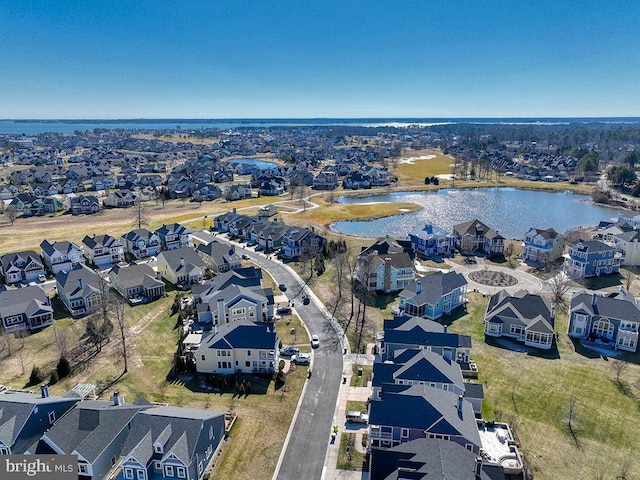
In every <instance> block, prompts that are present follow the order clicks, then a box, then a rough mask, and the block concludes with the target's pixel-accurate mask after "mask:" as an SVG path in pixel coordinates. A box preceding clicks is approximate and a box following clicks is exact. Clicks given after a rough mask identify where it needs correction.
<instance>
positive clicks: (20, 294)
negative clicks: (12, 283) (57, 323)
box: [0, 285, 53, 332]
mask: <svg viewBox="0 0 640 480" xmlns="http://www.w3.org/2000/svg"><path fill="white" fill-rule="evenodd" d="M0 321H2V329H3V330H4V331H5V332H15V331H18V330H36V329H39V328H43V327H46V326H48V325H52V324H53V308H52V307H51V299H50V298H49V297H48V296H47V294H46V293H45V291H44V290H43V289H42V288H41V287H39V286H38V285H29V286H26V287H22V288H9V289H3V290H0Z"/></svg>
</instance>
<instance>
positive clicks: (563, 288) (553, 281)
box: [549, 271, 571, 309]
mask: <svg viewBox="0 0 640 480" xmlns="http://www.w3.org/2000/svg"><path fill="white" fill-rule="evenodd" d="M570 282H571V281H570V280H569V277H567V275H566V274H565V273H564V272H562V271H556V272H555V275H553V276H552V277H551V278H550V279H549V287H550V288H551V301H552V302H553V304H554V305H555V306H556V307H557V308H560V309H565V308H566V307H567V306H568V301H567V299H566V298H565V295H566V294H567V293H568V292H569V289H570V288H571V283H570Z"/></svg>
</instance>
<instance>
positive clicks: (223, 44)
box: [0, 0, 640, 118]
mask: <svg viewBox="0 0 640 480" xmlns="http://www.w3.org/2000/svg"><path fill="white" fill-rule="evenodd" d="M639 20H640V2H638V1H637V0H631V1H623V0H619V1H618V0H617V1H605V0H598V1H594V0H592V1H589V0H585V1H571V0H558V1H544V0H530V1H525V0H522V1H516V0H502V1H490V0H468V1H457V0H442V1H429V0H412V1H403V0H388V1H376V0H366V1H360V0H339V1H332V0H316V1H311V0H309V1H307V0H298V1H295V2H294V1H278V0H255V1H243V0H206V1H195V0H188V1H187V0H184V1H177V0H176V1H173V2H168V1H162V0H152V1H145V0H131V1H116V0H113V1H93V0H81V1H80V0H79V1H67V0H50V1H46V0H40V1H29V0H20V1H3V2H0V118H142V117H144V118H168V117H169V118H180V117H182V118H186V117H189V118H242V117H263V118H264V117H266V118H282V117H539V116H549V117H559V116H639V115H640V28H639V27H638V25H639V24H640V22H639Z"/></svg>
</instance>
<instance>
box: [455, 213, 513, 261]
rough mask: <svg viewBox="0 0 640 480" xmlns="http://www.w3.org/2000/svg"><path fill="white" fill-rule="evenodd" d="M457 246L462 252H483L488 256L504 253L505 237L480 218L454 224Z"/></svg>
mask: <svg viewBox="0 0 640 480" xmlns="http://www.w3.org/2000/svg"><path fill="white" fill-rule="evenodd" d="M452 233H453V235H455V237H456V248H457V249H458V250H460V252H462V253H466V254H469V253H474V252H483V253H485V254H486V255H487V256H488V257H495V256H500V255H504V237H503V236H501V235H500V234H499V233H498V232H497V231H496V230H493V229H491V228H489V227H487V226H486V225H485V224H484V223H482V222H481V221H479V220H471V221H468V222H464V223H460V224H458V225H454V226H453V232H452Z"/></svg>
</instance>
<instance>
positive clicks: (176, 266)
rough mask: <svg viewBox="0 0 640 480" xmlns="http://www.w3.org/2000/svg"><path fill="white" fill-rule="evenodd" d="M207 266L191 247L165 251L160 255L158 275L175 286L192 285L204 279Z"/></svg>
mask: <svg viewBox="0 0 640 480" xmlns="http://www.w3.org/2000/svg"><path fill="white" fill-rule="evenodd" d="M205 269H206V267H205V265H204V262H203V261H202V259H201V258H200V256H199V255H198V254H197V253H196V251H195V250H194V249H193V248H191V247H183V248H176V249H174V250H163V251H162V252H160V253H159V254H158V273H160V274H161V275H162V277H163V278H164V279H165V280H167V281H169V282H171V283H173V284H174V285H178V284H183V285H192V284H194V283H198V282H199V281H200V280H202V279H203V278H204V273H205Z"/></svg>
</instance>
